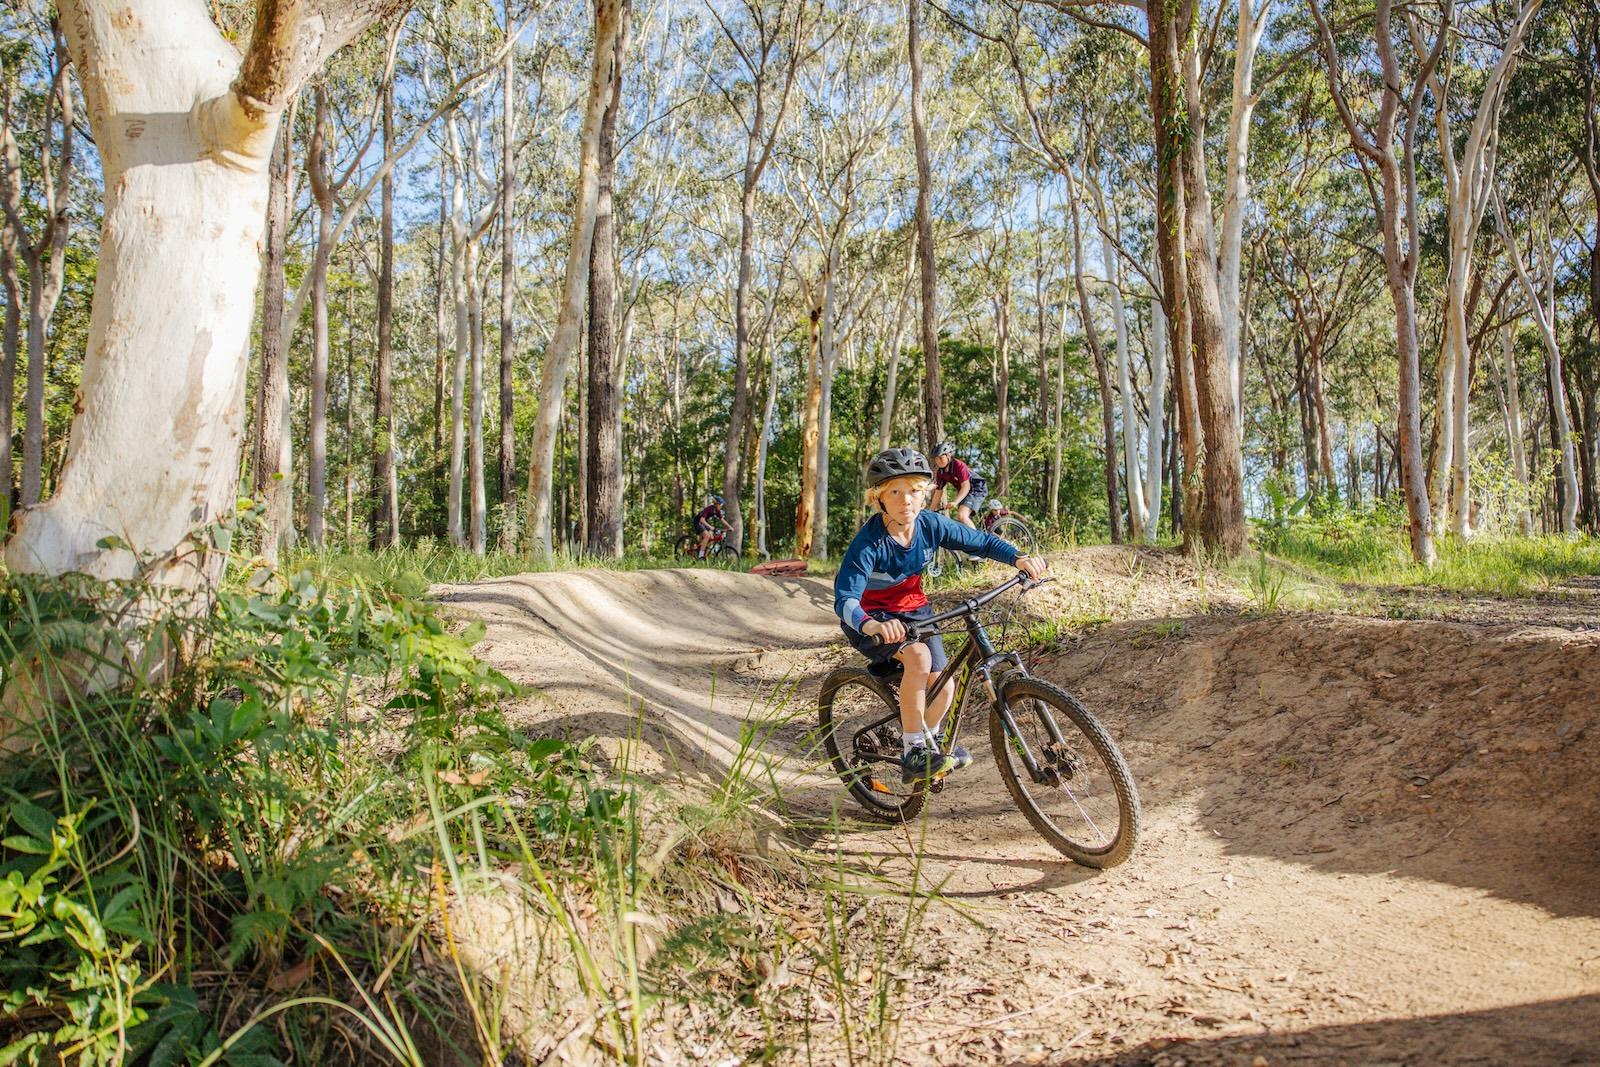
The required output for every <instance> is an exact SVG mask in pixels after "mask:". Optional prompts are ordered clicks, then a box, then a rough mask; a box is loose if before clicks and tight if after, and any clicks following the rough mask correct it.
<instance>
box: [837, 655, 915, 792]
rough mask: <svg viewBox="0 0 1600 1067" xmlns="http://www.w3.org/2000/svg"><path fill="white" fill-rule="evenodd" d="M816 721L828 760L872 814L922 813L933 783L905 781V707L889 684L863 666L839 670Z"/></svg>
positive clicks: (847, 786)
mask: <svg viewBox="0 0 1600 1067" xmlns="http://www.w3.org/2000/svg"><path fill="white" fill-rule="evenodd" d="M817 722H818V728H819V729H820V731H821V734H822V745H823V748H824V749H825V750H826V751H827V753H828V760H829V762H830V763H832V764H833V769H834V771H835V772H836V773H837V774H838V775H839V778H840V779H841V780H842V781H843V782H844V784H845V787H846V788H848V789H849V790H850V795H851V796H853V797H855V798H856V801H857V803H859V804H860V805H861V806H862V807H863V808H865V809H866V812H867V814H868V815H870V816H871V817H872V818H874V819H876V820H878V821H879V822H889V823H895V822H908V821H910V820H911V819H914V818H916V817H917V814H918V813H919V812H921V811H922V804H923V801H924V800H925V799H926V798H927V789H928V785H927V783H926V782H917V783H914V784H912V785H905V784H903V783H902V782H901V781H900V749H901V744H900V707H899V701H898V700H897V699H896V697H895V692H894V690H893V689H891V688H890V687H889V686H888V684H887V683H885V682H884V681H883V680H882V679H880V678H877V677H874V676H873V674H872V673H871V672H870V671H866V670H863V669H861V668H859V667H842V668H840V669H839V670H836V671H834V672H833V673H832V674H830V675H828V677H826V678H824V679H823V680H822V692H821V693H820V694H819V695H818V696H817Z"/></svg>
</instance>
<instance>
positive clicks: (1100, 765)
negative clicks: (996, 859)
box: [989, 678, 1139, 870]
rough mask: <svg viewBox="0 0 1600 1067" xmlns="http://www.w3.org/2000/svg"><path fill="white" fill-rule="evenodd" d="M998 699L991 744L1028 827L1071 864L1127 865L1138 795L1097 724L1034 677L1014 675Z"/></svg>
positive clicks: (1064, 693)
mask: <svg viewBox="0 0 1600 1067" xmlns="http://www.w3.org/2000/svg"><path fill="white" fill-rule="evenodd" d="M1000 696H1001V707H1000V708H998V709H996V711H995V713H994V714H993V715H991V716H990V718H989V741H990V744H991V745H992V746H993V748H994V758H995V762H996V763H998V764H999V765H1000V777H1001V778H1002V779H1004V781H1005V783H1006V789H1007V790H1008V791H1010V793H1011V799H1012V800H1014V801H1016V803H1017V807H1019V808H1021V809H1022V814H1023V815H1024V816H1026V817H1027V819H1028V822H1029V824H1030V825H1032V827H1033V828H1034V829H1035V830H1037V831H1038V832H1039V836H1041V837H1043V838H1044V839H1045V840H1046V841H1048V842H1049V843H1050V846H1051V847H1052V848H1054V849H1055V850H1056V851H1057V852H1060V853H1061V854H1062V855H1063V856H1066V857H1067V858H1068V859H1070V860H1072V861H1073V862H1074V863H1080V864H1082V865H1083V866H1085V867H1093V868H1095V869H1097V870H1103V869H1105V868H1107V867H1115V866H1116V865H1117V864H1119V863H1121V862H1123V861H1124V860H1126V859H1127V858H1128V857H1129V856H1130V855H1131V854H1132V853H1133V848H1134V845H1135V844H1136V843H1137V842H1138V839H1139V792H1138V789H1137V788H1136V787H1135V786H1134V784H1133V775H1132V774H1131V773H1130V772H1129V770H1128V764H1127V762H1126V761H1125V760H1124V759H1123V758H1122V753H1121V752H1119V751H1118V750H1117V745H1116V742H1114V741H1112V740H1111V735H1110V734H1109V733H1107V732H1106V728H1105V727H1104V726H1102V725H1101V724H1100V720H1098V719H1096V718H1095V717H1094V715H1092V714H1091V713H1090V712H1089V710H1088V709H1087V708H1085V707H1084V706H1083V705H1082V704H1081V703H1079V702H1078V700H1077V698H1076V697H1074V696H1072V694H1070V693H1068V692H1067V691H1066V690H1064V689H1061V688H1060V687H1058V686H1054V685H1051V684H1050V683H1049V682H1044V681H1040V680H1039V679H1037V678H1012V679H1010V680H1008V681H1007V682H1006V683H1005V685H1004V687H1003V688H1002V689H1001V694H1000ZM1030 764H1031V766H1030Z"/></svg>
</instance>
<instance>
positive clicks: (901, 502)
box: [878, 475, 924, 523]
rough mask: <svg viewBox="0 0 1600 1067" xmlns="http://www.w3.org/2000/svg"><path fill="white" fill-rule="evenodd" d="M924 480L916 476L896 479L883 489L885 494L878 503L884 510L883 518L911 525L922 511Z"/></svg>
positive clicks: (879, 498)
mask: <svg viewBox="0 0 1600 1067" xmlns="http://www.w3.org/2000/svg"><path fill="white" fill-rule="evenodd" d="M922 483H923V479H922V478H920V477H917V476H914V475H908V476H906V477H904V478H895V479H893V480H891V481H889V482H887V483H886V484H885V485H884V487H883V493H882V494H881V495H880V496H879V497H878V503H879V505H880V506H881V507H882V508H883V516H884V518H886V519H891V520H893V521H895V522H900V523H910V522H912V521H913V520H915V519H916V517H917V512H919V511H921V510H922V504H923V499H924V496H923V492H922Z"/></svg>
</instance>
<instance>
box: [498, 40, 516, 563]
mask: <svg viewBox="0 0 1600 1067" xmlns="http://www.w3.org/2000/svg"><path fill="white" fill-rule="evenodd" d="M515 58H516V53H515V52H514V51H511V50H508V51H507V52H506V61H505V71H504V76H503V77H504V94H503V95H504V97H505V105H504V110H503V114H502V116H501V124H500V454H499V456H498V460H499V475H500V551H502V552H515V551H516V549H517V475H516V446H517V432H516V409H515V403H514V401H515V395H516V394H515V392H514V390H513V382H514V370H515V367H514V359H513V357H514V355H515V352H516V337H515V330H516V294H517V254H516V252H517V249H516V239H517V215H516V211H515V205H516V197H517V168H516V115H517V112H516V107H515V105H514V101H515V97H514V95H513V93H512V89H513V85H514V78H513V73H514V71H515V69H516V68H515V63H514V62H513V61H514V60H515Z"/></svg>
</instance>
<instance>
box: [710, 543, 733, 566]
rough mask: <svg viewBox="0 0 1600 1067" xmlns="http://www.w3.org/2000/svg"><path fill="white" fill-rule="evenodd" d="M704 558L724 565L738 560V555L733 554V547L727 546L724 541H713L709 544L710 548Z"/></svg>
mask: <svg viewBox="0 0 1600 1067" xmlns="http://www.w3.org/2000/svg"><path fill="white" fill-rule="evenodd" d="M706 558H707V559H712V560H721V561H722V562H724V563H732V562H733V561H734V560H735V559H737V558H739V553H737V552H735V551H734V550H733V546H732V545H730V544H728V542H726V541H713V542H711V545H710V547H708V548H707V549H706Z"/></svg>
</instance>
